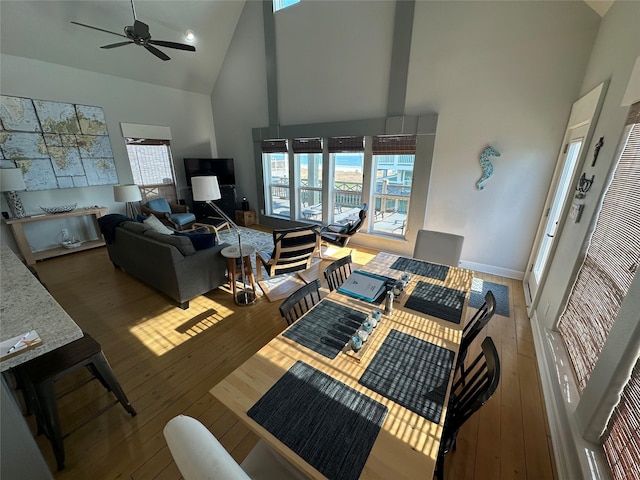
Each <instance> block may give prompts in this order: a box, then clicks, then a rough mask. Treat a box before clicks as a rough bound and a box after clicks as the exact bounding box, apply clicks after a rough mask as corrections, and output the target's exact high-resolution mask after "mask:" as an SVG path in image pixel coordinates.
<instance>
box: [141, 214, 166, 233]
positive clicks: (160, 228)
mask: <svg viewBox="0 0 640 480" xmlns="http://www.w3.org/2000/svg"><path fill="white" fill-rule="evenodd" d="M142 223H144V224H145V225H148V226H150V227H151V228H153V229H154V230H155V231H156V232H158V233H162V234H164V235H171V234H172V233H173V230H171V229H169V228H167V227H166V226H165V225H164V224H163V223H162V222H161V221H160V220H158V218H157V217H156V216H155V215H149V216H148V217H147V218H145V219H144V221H143V222H142Z"/></svg>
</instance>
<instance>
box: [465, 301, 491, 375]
mask: <svg viewBox="0 0 640 480" xmlns="http://www.w3.org/2000/svg"><path fill="white" fill-rule="evenodd" d="M495 312H496V297H495V296H494V295H493V292H492V291H491V290H489V291H488V292H487V293H486V294H485V296H484V304H483V305H482V306H481V307H480V308H479V309H478V311H477V312H476V313H475V315H474V316H473V318H472V319H471V320H469V322H468V323H467V324H466V325H465V326H464V329H463V330H462V341H461V342H460V350H459V351H458V359H457V360H456V373H458V372H460V373H461V374H463V375H464V360H465V358H466V357H467V352H468V351H469V347H470V346H471V343H472V342H473V341H474V340H475V338H476V337H477V336H478V334H479V333H480V332H481V331H482V329H483V328H484V327H486V326H487V323H489V320H491V318H492V317H493V315H494V314H495Z"/></svg>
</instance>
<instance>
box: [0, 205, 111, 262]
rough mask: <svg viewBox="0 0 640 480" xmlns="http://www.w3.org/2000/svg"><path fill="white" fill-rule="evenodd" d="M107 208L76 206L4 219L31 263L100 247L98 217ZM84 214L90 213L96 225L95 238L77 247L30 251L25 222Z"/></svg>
mask: <svg viewBox="0 0 640 480" xmlns="http://www.w3.org/2000/svg"><path fill="white" fill-rule="evenodd" d="M106 213H107V209H106V208H104V207H96V208H77V209H75V210H72V211H70V212H65V213H55V214H49V213H47V214H45V215H34V216H31V217H24V218H11V219H9V220H5V223H6V224H7V225H9V226H10V227H11V231H12V232H13V236H14V237H15V239H16V245H17V246H18V249H19V250H20V254H21V255H22V257H23V258H24V261H25V262H26V264H27V265H33V264H35V263H36V262H37V261H38V260H43V259H45V258H51V257H57V256H60V255H66V254H67V253H73V252H79V251H81V250H87V249H89V248H95V247H101V246H103V245H104V244H105V242H104V238H102V235H101V234H100V228H99V226H98V218H100V217H102V216H104V215H106ZM86 215H90V216H92V217H93V221H94V224H95V227H96V231H97V232H98V239H96V240H87V241H85V242H82V244H81V245H80V246H79V247H76V248H65V247H62V246H60V247H53V248H48V249H46V250H40V251H38V252H32V251H31V247H30V246H29V242H28V241H27V236H26V235H25V233H24V225H25V224H27V223H33V222H45V221H47V220H58V219H60V218H68V217H83V216H86Z"/></svg>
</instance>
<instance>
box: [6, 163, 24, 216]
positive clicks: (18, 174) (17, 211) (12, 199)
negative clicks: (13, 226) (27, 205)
mask: <svg viewBox="0 0 640 480" xmlns="http://www.w3.org/2000/svg"><path fill="white" fill-rule="evenodd" d="M26 189H27V186H26V185H25V184H24V178H22V170H21V169H19V168H2V169H0V191H2V192H5V195H6V197H7V203H8V204H9V208H10V209H11V213H12V214H13V216H14V217H15V218H24V217H26V216H27V214H26V213H25V211H24V207H23V206H22V202H21V201H20V197H19V196H18V191H20V190H26Z"/></svg>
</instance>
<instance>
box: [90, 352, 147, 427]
mask: <svg viewBox="0 0 640 480" xmlns="http://www.w3.org/2000/svg"><path fill="white" fill-rule="evenodd" d="M91 362H92V363H93V366H94V367H95V369H96V371H97V372H98V374H99V378H100V377H102V379H103V380H104V383H106V384H107V385H108V389H109V390H111V391H112V392H113V393H114V395H115V396H116V398H117V399H118V401H119V402H120V403H121V404H122V406H123V407H124V409H125V410H126V411H127V412H129V413H130V414H131V416H132V417H135V416H136V411H135V409H134V408H133V405H131V402H129V399H128V398H127V396H126V395H125V393H124V390H122V387H121V386H120V382H118V379H117V378H116V376H115V374H114V373H113V370H112V369H111V365H109V362H108V361H107V358H106V357H105V356H104V353H102V352H100V353H97V354H95V355H94V356H93V358H92V359H91Z"/></svg>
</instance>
